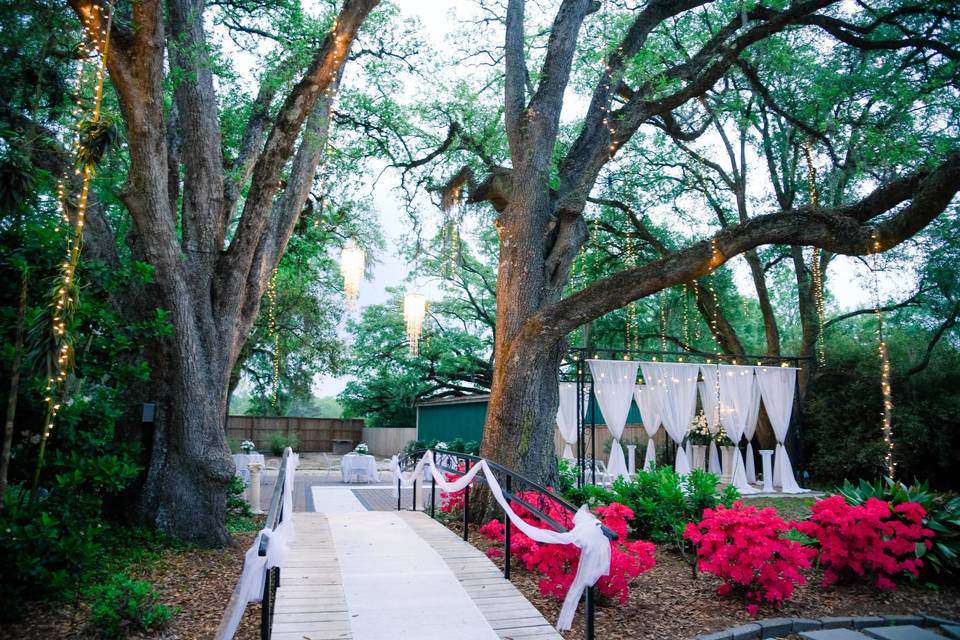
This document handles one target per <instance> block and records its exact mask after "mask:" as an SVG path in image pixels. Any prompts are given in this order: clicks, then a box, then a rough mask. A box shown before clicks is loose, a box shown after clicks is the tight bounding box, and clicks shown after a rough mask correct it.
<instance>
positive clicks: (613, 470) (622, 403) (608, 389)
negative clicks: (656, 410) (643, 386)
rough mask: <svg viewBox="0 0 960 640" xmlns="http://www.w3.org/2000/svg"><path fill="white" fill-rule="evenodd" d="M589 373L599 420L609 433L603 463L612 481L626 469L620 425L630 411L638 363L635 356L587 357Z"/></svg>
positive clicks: (624, 423) (624, 473)
mask: <svg viewBox="0 0 960 640" xmlns="http://www.w3.org/2000/svg"><path fill="white" fill-rule="evenodd" d="M589 363H590V375H591V376H593V392H594V394H595V395H596V397H597V404H598V405H599V406H600V413H602V414H603V421H604V422H606V423H607V429H609V431H610V434H611V435H612V436H613V442H612V443H611V444H610V461H609V462H608V463H607V473H609V474H610V480H611V481H613V480H614V479H615V478H617V476H625V475H627V473H628V470H627V461H626V459H625V458H624V456H623V447H622V446H621V445H620V438H621V437H623V428H624V427H625V426H626V424H627V414H629V413H630V404H631V403H632V402H633V389H634V387H635V386H636V382H637V368H638V367H639V366H640V363H639V362H637V361H635V360H590V361H589Z"/></svg>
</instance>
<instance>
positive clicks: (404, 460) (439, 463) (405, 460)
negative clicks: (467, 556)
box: [397, 449, 618, 640]
mask: <svg viewBox="0 0 960 640" xmlns="http://www.w3.org/2000/svg"><path fill="white" fill-rule="evenodd" d="M427 451H433V453H434V464H435V465H436V467H437V469H439V470H441V471H444V472H447V473H452V474H456V475H460V476H464V475H466V474H467V472H468V471H469V470H470V468H471V467H472V466H473V465H474V464H476V463H479V462H480V461H481V460H486V459H485V458H481V457H479V456H474V455H471V454H469V453H459V452H457V451H447V450H440V451H437V450H435V449H418V450H416V451H411V452H410V453H407V454H405V455H404V456H403V457H401V458H400V459H399V465H400V469H401V470H403V469H406V468H409V467H411V466H416V464H417V462H419V460H420V458H422V457H423V456H424V455H425V454H426V452H427ZM451 460H455V461H457V463H456V464H454V465H453V466H451V465H450V464H448V463H449V462H450V461H451ZM461 461H462V462H463V463H464V464H463V467H464V468H463V469H460V464H459V463H460V462H461ZM486 463H487V466H488V467H489V468H490V470H491V471H493V472H494V473H495V474H500V475H503V476H504V483H503V485H502V486H501V490H502V492H503V496H504V498H506V500H507V502H509V503H512V504H517V505H520V506H521V507H523V508H524V509H526V510H527V511H528V512H530V513H531V514H533V515H534V516H535V517H536V518H537V519H538V520H540V521H541V522H543V523H544V524H546V525H547V526H549V527H550V528H551V529H553V530H554V531H557V532H558V533H565V532H567V531H569V529H567V528H566V527H565V526H564V525H563V524H561V523H559V522H557V521H556V520H555V519H554V518H551V517H550V516H548V515H547V514H546V513H544V512H543V511H542V510H541V509H539V508H537V507H536V506H535V505H533V504H531V503H530V502H529V501H528V500H525V499H524V498H522V497H520V496H519V495H518V494H517V493H515V492H514V491H513V484H514V482H513V481H514V480H516V481H518V482H519V483H521V484H522V485H525V486H526V487H528V490H530V491H534V492H536V493H538V494H540V495H542V496H543V497H544V498H547V499H549V500H551V501H552V502H553V503H554V504H556V505H557V506H559V507H561V508H563V509H564V510H565V511H568V512H569V513H571V514H575V513H576V512H577V510H578V509H577V507H575V506H574V505H573V504H571V503H570V502H568V501H566V500H565V499H563V498H562V497H561V496H559V495H558V494H556V493H554V492H553V491H550V490H549V489H547V488H546V487H544V486H542V485H540V484H539V483H536V482H534V481H533V480H530V479H529V478H527V477H526V476H524V475H521V474H519V473H517V472H515V471H512V470H510V469H508V468H507V467H504V466H503V465H500V464H497V463H496V462H491V461H490V460H486ZM417 480H418V478H414V479H413V509H414V510H416V504H417ZM474 481H479V482H483V483H484V484H488V485H489V483H488V482H487V479H486V478H485V477H484V476H483V475H482V474H478V475H477V476H476V477H475V478H474ZM431 482H432V484H431V487H430V517H431V518H432V517H434V516H435V514H436V499H437V481H436V479H432V481H431ZM397 489H398V492H397V510H398V511H399V510H400V509H401V497H400V492H399V489H400V479H399V478H397ZM463 492H464V493H463V539H464V540H465V541H466V540H467V534H468V529H467V523H468V522H469V519H470V485H469V484H468V485H467V486H466V487H464V489H463ZM504 515H505V516H506V514H504ZM505 520H506V522H505V523H504V543H505V544H504V546H505V549H504V562H503V577H504V578H506V579H507V580H509V579H510V520H509V518H507V517H505ZM601 528H602V530H603V535H605V536H606V537H607V538H608V539H609V540H611V541H614V540H616V539H617V538H618V536H617V534H616V533H614V532H613V531H611V530H610V529H609V528H607V527H606V526H604V525H601ZM593 589H594V588H593V587H588V588H587V590H586V592H585V612H584V622H585V626H586V640H593V634H594V629H593V627H594V610H593V609H594V607H593V600H594V593H593Z"/></svg>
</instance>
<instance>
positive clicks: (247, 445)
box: [240, 440, 257, 454]
mask: <svg viewBox="0 0 960 640" xmlns="http://www.w3.org/2000/svg"><path fill="white" fill-rule="evenodd" d="M256 449H257V445H255V444H253V440H244V441H243V442H241V443H240V451H243V452H244V453H247V454H249V453H253V452H254V451H256Z"/></svg>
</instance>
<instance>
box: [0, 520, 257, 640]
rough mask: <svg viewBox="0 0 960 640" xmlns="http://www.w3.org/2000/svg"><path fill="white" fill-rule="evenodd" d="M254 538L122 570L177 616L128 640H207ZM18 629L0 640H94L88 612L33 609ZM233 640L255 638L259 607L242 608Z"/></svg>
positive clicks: (7, 630) (5, 630)
mask: <svg viewBox="0 0 960 640" xmlns="http://www.w3.org/2000/svg"><path fill="white" fill-rule="evenodd" d="M255 537H256V532H249V533H238V534H234V541H235V544H234V546H233V547H229V548H226V549H188V550H183V549H180V550H169V551H165V552H163V553H162V554H161V557H160V558H159V559H158V560H154V561H151V562H149V563H148V564H146V565H144V566H133V567H127V569H126V570H127V572H128V573H130V575H131V577H133V578H137V579H144V580H149V581H150V582H151V583H153V585H154V588H155V589H156V590H157V593H158V594H159V595H160V599H161V600H162V601H163V603H164V604H166V605H169V606H171V607H175V608H176V609H177V610H178V613H177V614H176V616H175V617H174V619H173V621H172V622H171V624H170V626H169V627H168V628H167V629H164V630H163V631H160V632H157V633H153V634H131V635H129V636H128V638H131V639H132V640H209V639H210V638H212V637H213V634H214V632H215V631H216V628H217V625H219V624H220V618H221V617H222V616H223V612H224V609H225V608H226V606H227V602H228V601H229V600H230V595H231V593H232V592H233V588H234V586H235V585H236V583H237V579H238V578H239V577H240V571H241V569H242V567H243V554H244V552H245V551H246V550H247V548H248V547H249V546H250V545H251V544H252V543H253V539H254V538H255ZM24 613H25V615H24V617H23V620H22V621H21V622H19V623H17V624H14V625H11V626H7V627H0V638H4V639H6V638H9V639H11V640H13V639H16V640H80V639H83V640H87V639H90V640H93V639H95V638H97V634H96V633H95V631H94V630H93V629H91V628H90V627H89V625H88V624H87V608H86V606H85V605H84V604H82V603H79V604H77V605H76V606H73V605H70V604H63V603H58V604H55V605H50V604H34V605H31V606H29V607H28V609H27V610H26V611H25V612H24ZM235 638H236V639H237V640H258V639H259V638H260V605H258V604H253V605H249V606H248V607H247V610H246V612H245V614H244V617H243V620H242V621H241V623H240V628H239V629H238V630H237V634H236V636H235Z"/></svg>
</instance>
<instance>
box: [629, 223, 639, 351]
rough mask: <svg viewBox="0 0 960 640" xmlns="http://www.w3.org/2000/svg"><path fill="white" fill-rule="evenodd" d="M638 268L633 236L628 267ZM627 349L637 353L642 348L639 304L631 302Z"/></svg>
mask: <svg viewBox="0 0 960 640" xmlns="http://www.w3.org/2000/svg"><path fill="white" fill-rule="evenodd" d="M635 266H637V260H636V255H635V252H634V246H633V236H627V257H626V267H627V268H628V269H632V268H634V267H635ZM626 343H627V344H626V348H627V349H628V350H630V351H637V350H638V349H639V348H640V331H639V327H638V325H637V302H636V300H631V301H630V303H629V304H628V305H627V340H626Z"/></svg>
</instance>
